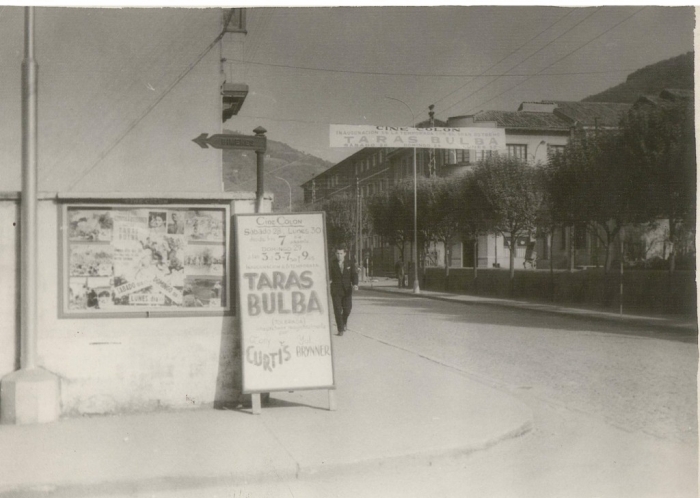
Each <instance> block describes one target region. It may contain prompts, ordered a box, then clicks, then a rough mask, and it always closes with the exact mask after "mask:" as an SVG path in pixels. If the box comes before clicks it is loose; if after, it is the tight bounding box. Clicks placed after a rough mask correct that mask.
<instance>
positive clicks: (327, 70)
mask: <svg viewBox="0 0 700 498" xmlns="http://www.w3.org/2000/svg"><path fill="white" fill-rule="evenodd" d="M511 55H512V54H511ZM502 60H503V59H502ZM227 62H239V63H241V64H250V65H253V66H267V67H277V68H283V69H296V70H301V71H318V72H323V73H338V74H360V75H366V76H406V77H414V78H415V77H418V78H479V77H483V78H493V77H504V76H512V77H516V76H528V75H527V74H511V73H491V74H483V73H476V74H469V73H386V72H381V71H351V70H346V69H331V68H323V67H308V66H291V65H287V64H273V63H269V62H252V61H247V60H243V59H227ZM491 67H493V66H491ZM621 71H630V69H609V70H605V71H575V72H564V73H546V74H543V75H541V76H567V75H579V74H607V73H617V72H621ZM458 90H459V89H458Z"/></svg>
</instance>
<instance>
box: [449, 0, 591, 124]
mask: <svg viewBox="0 0 700 498" xmlns="http://www.w3.org/2000/svg"><path fill="white" fill-rule="evenodd" d="M600 9H602V7H598V8H597V9H595V10H594V11H593V12H591V13H590V14H588V15H587V16H585V17H584V18H583V19H581V20H580V21H578V22H576V23H575V24H574V25H573V26H571V27H570V28H568V29H567V30H566V31H564V32H563V33H562V34H560V35H559V36H557V37H556V38H554V39H553V40H550V41H549V42H548V43H546V44H545V45H543V46H542V47H540V48H539V49H538V50H537V51H536V52H533V53H532V54H530V55H529V56H527V57H526V58H525V59H523V60H521V61H520V62H518V63H517V64H516V65H515V66H513V67H511V68H510V69H509V70H508V71H512V70H513V69H515V68H516V67H518V66H520V65H522V64H523V63H525V62H526V61H528V60H530V59H531V58H532V57H534V56H535V55H537V54H538V53H540V52H542V50H544V49H545V48H547V47H549V46H550V45H552V43H554V42H555V41H557V40H559V39H560V38H562V37H564V36H565V35H567V34H569V33H571V32H572V31H573V30H574V29H576V28H577V27H578V26H580V25H581V24H583V23H584V22H585V21H587V20H588V19H590V18H591V17H592V16H593V15H595V14H596V13H598V12H599V11H600ZM540 72H541V71H540ZM498 79H499V78H496V79H494V80H493V81H487V82H486V83H484V84H483V85H481V86H480V87H479V88H477V89H476V90H474V91H472V92H470V93H469V94H467V95H466V96H465V97H463V98H462V99H460V100H458V101H457V102H455V103H454V104H452V105H450V106H449V107H447V108H445V109H443V110H442V112H446V111H448V110H449V109H452V108H453V107H454V106H456V105H458V104H461V103H462V102H464V101H465V100H467V99H468V98H469V97H471V96H472V95H474V94H475V93H477V92H478V91H480V90H482V89H483V88H485V87H486V86H487V85H489V84H490V83H493V82H495V81H496V80H498Z"/></svg>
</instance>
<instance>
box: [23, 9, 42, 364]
mask: <svg viewBox="0 0 700 498" xmlns="http://www.w3.org/2000/svg"><path fill="white" fill-rule="evenodd" d="M37 69H38V68H37V63H36V61H35V60H34V7H25V8H24V60H23V61H22V203H21V209H22V214H21V225H20V229H21V234H22V235H21V237H22V256H21V257H22V264H21V270H20V271H21V276H22V283H21V302H22V306H21V308H22V310H21V318H20V320H21V327H20V331H21V358H20V366H21V368H22V369H33V368H35V367H36V346H37V335H36V333H37V320H36V318H37V300H36V291H37V240H36V237H37V228H36V227H37V108H38V106H37V87H38V85H37V79H38V78H37Z"/></svg>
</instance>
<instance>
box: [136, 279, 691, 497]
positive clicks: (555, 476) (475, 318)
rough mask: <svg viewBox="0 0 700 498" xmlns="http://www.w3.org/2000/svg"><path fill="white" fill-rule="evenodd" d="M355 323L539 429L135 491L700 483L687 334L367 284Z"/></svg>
mask: <svg viewBox="0 0 700 498" xmlns="http://www.w3.org/2000/svg"><path fill="white" fill-rule="evenodd" d="M349 328H350V332H349V333H348V334H350V335H351V334H361V335H363V336H366V337H368V338H371V339H372V340H376V341H380V342H383V343H386V344H390V345H392V346H393V347H397V348H401V349H403V350H406V351H410V352H412V353H413V354H416V355H419V356H423V357H426V358H430V359H431V360H433V361H435V362H437V363H439V364H441V365H442V366H443V367H444V368H449V369H451V370H453V371H455V372H459V373H460V374H462V375H465V376H468V377H470V378H472V379H476V380H478V381H480V382H482V383H484V384H486V385H489V386H491V387H493V388H495V389H498V390H501V391H503V392H507V393H509V394H511V395H513V396H515V397H517V398H519V399H520V400H522V401H524V402H525V403H526V404H527V405H528V406H529V407H530V408H531V409H532V412H533V414H534V422H533V430H532V431H531V432H530V433H528V434H526V435H524V436H522V437H520V438H517V439H514V440H509V441H506V442H503V443H501V444H499V445H497V446H495V447H493V448H490V449H488V450H487V451H482V452H477V453H474V454H471V455H468V456H462V457H455V458H450V459H441V460H438V461H435V462H431V464H429V465H427V466H419V467H411V468H385V469H382V470H380V471H377V472H373V473H369V474H368V473H363V474H352V473H349V474H340V475H333V476H318V477H316V478H314V477H313V476H310V477H305V478H303V479H299V480H295V481H292V482H280V483H257V484H248V485H246V484H242V485H240V486H236V487H218V488H217V487H213V488H209V489H206V490H202V489H198V490H180V491H178V492H175V493H173V492H162V493H148V494H142V495H138V496H143V497H145V496H152V497H157V498H165V497H166V496H167V497H168V498H172V497H180V498H185V497H188V498H189V497H194V496H197V497H200V496H210V497H241V498H242V497H251V498H259V497H285V498H286V497H290V498H291V497H295V498H299V497H305V498H311V497H313V498H321V497H323V498H327V497H339V498H340V497H343V498H350V497H375V496H376V497H382V498H385V497H401V498H405V497H421V498H422V497H440V498H443V497H455V498H457V497H464V496H480V497H518V498H522V497H532V498H535V497H536V498H541V497H543V496H557V497H559V496H562V497H564V496H565V497H567V498H568V497H581V498H593V497H600V498H623V497H629V498H639V497H648V498H658V497H673V498H677V497H697V495H698V477H697V476H698V474H697V470H698V458H697V453H698V446H697V437H698V435H697V423H696V421H697V408H696V407H697V396H696V372H697V369H696V368H697V361H698V354H697V342H696V338H694V337H692V336H688V335H687V333H680V332H668V331H654V330H649V329H635V328H633V327H625V326H621V325H617V324H607V323H604V322H592V323H587V322H586V321H584V320H581V319H577V318H569V317H564V316H554V315H548V314H543V313H531V312H524V311H521V310H507V309H503V308H497V307H492V306H482V305H463V304H453V303H447V302H441V301H435V300H428V299H423V298H420V297H414V296H410V295H403V296H401V295H387V294H381V293H377V292H371V291H361V292H359V293H358V295H357V296H356V298H355V307H354V310H353V314H352V316H351V318H350V323H349ZM343 339H344V338H338V342H337V347H339V348H342V340H343ZM434 388H435V389H440V388H441V387H440V386H434ZM454 396H460V393H459V392H455V393H454ZM440 408H441V407H439V406H436V407H435V416H436V417H440ZM367 444H371V442H367ZM129 496H132V495H129Z"/></svg>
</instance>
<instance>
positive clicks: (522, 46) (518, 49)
mask: <svg viewBox="0 0 700 498" xmlns="http://www.w3.org/2000/svg"><path fill="white" fill-rule="evenodd" d="M572 12H574V10H573V9H572V10H570V11H569V12H567V13H566V14H564V15H563V16H561V17H560V18H559V19H557V20H556V21H554V22H553V23H552V24H550V25H549V26H547V27H546V28H544V29H543V30H542V31H540V32H539V33H537V34H536V35H535V36H533V37H532V38H529V39H528V40H527V41H526V42H525V43H523V44H522V45H520V46H519V47H518V48H516V49H515V50H513V51H512V52H510V53H509V54H508V55H506V56H505V57H503V58H501V59H499V60H498V61H497V62H495V63H494V64H492V65H491V66H489V67H488V68H486V69H485V70H484V71H482V72H481V73H479V75H478V76H483V75H484V74H485V73H486V72H487V71H490V70H491V69H493V68H494V67H496V66H498V65H499V64H500V63H501V62H503V61H504V60H506V59H508V57H510V56H511V55H514V54H515V53H517V52H519V51H520V50H521V49H522V48H524V47H526V46H527V45H528V44H529V43H530V42H531V41H533V40H535V39H537V38H539V36H540V35H542V34H543V33H545V32H546V31H549V30H550V29H552V28H553V27H554V26H556V25H557V24H559V23H560V22H561V21H563V20H564V18H566V17H568V16H569V14H571V13H572ZM488 76H491V75H488ZM472 81H473V80H469V81H467V82H466V83H464V84H463V85H462V86H460V87H459V88H456V89H455V90H452V91H451V92H450V93H448V94H447V95H445V96H443V97H440V98H439V99H437V100H435V101H433V105H437V104H439V103H440V102H442V101H443V100H445V99H446V98H448V97H451V96H452V95H454V94H455V93H457V92H458V91H460V90H461V89H463V88H464V87H465V86H467V85H468V84H469V83H471V82H472Z"/></svg>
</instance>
